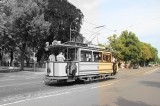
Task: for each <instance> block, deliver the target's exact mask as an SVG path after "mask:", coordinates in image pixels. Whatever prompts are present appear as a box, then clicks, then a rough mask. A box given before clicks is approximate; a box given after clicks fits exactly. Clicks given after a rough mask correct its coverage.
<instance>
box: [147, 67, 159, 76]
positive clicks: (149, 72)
mask: <svg viewBox="0 0 160 106" xmlns="http://www.w3.org/2000/svg"><path fill="white" fill-rule="evenodd" d="M158 69H160V68H156V69H154V70H151V71H148V72H146V73H144V75H147V74H151V73H153V72H155V71H157V70H158Z"/></svg>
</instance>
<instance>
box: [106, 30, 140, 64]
mask: <svg viewBox="0 0 160 106" xmlns="http://www.w3.org/2000/svg"><path fill="white" fill-rule="evenodd" d="M108 40H109V43H110V44H109V46H110V47H112V48H113V49H114V50H116V53H117V54H116V55H117V56H116V57H117V58H118V59H119V60H123V61H126V62H127V61H131V62H133V63H136V62H138V61H139V59H140V57H139V56H140V48H139V42H140V41H139V39H138V38H137V37H136V35H135V34H134V33H132V32H128V31H123V32H122V33H121V35H120V36H119V37H117V35H113V36H111V37H109V38H108Z"/></svg>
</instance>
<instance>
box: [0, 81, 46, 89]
mask: <svg viewBox="0 0 160 106" xmlns="http://www.w3.org/2000/svg"><path fill="white" fill-rule="evenodd" d="M39 82H43V81H37V82H30V83H22V84H12V85H4V86H0V88H4V87H9V86H22V85H27V84H35V83H39Z"/></svg>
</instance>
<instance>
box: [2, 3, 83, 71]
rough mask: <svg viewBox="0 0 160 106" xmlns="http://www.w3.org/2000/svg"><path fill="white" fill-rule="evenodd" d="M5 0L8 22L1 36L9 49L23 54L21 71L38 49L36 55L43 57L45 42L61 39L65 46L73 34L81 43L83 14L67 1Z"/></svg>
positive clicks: (4, 25) (4, 11) (4, 6)
mask: <svg viewBox="0 0 160 106" xmlns="http://www.w3.org/2000/svg"><path fill="white" fill-rule="evenodd" d="M3 1H4V3H3V8H5V9H3V11H2V13H3V14H5V16H6V18H5V19H6V20H5V21H6V23H5V24H4V23H3V25H2V26H3V28H1V29H2V30H1V29H0V32H1V33H0V34H1V36H3V39H4V38H6V41H7V42H9V43H8V44H7V46H6V47H9V48H14V49H12V50H15V51H18V52H19V53H20V55H21V56H20V60H21V70H23V66H24V59H25V57H26V56H27V53H28V52H29V51H35V50H39V51H40V52H39V51H38V53H39V54H38V53H37V55H38V56H41V51H42V52H44V49H43V47H44V45H45V42H46V41H49V42H50V43H52V41H53V40H60V41H62V43H63V42H66V41H69V38H70V35H71V36H72V40H75V41H76V40H79V41H81V42H82V40H83V37H82V35H81V34H80V33H79V31H80V27H81V24H82V19H83V14H82V12H81V11H80V10H79V9H77V8H76V7H75V6H73V5H72V4H70V3H69V2H68V1H67V0H3ZM0 15H1V14H0ZM0 19H1V17H0ZM0 21H1V20H0ZM2 22H4V20H2ZM70 32H71V33H70ZM4 35H5V36H4ZM0 43H3V42H2V41H0ZM42 54H43V53H42Z"/></svg>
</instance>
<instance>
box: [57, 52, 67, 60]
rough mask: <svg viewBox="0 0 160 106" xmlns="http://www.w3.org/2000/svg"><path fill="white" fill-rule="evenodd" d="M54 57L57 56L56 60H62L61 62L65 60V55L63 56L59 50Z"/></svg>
mask: <svg viewBox="0 0 160 106" xmlns="http://www.w3.org/2000/svg"><path fill="white" fill-rule="evenodd" d="M56 58H57V61H62V62H63V61H64V60H65V57H64V55H63V53H62V52H60V53H59V55H57V57H56Z"/></svg>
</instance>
